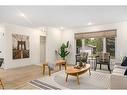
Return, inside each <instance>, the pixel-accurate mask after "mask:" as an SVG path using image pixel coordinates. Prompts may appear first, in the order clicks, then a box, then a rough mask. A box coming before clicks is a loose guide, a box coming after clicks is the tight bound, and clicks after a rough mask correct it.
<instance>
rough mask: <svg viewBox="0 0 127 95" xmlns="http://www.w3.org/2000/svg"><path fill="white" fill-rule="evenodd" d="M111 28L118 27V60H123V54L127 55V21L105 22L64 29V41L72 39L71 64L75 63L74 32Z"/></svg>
mask: <svg viewBox="0 0 127 95" xmlns="http://www.w3.org/2000/svg"><path fill="white" fill-rule="evenodd" d="M110 29H117V38H116V50H115V51H116V61H117V62H121V59H122V57H123V56H125V55H126V56H127V44H126V42H127V22H120V23H114V24H105V25H97V26H91V27H87V28H79V29H74V30H65V31H63V38H62V40H63V41H66V40H68V41H70V42H71V48H72V50H71V55H70V57H69V59H68V60H69V61H70V62H71V64H74V63H75V60H74V59H75V56H74V55H75V53H76V52H75V49H76V45H75V39H74V33H80V32H93V31H101V30H110Z"/></svg>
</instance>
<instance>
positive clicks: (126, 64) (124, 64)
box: [121, 57, 127, 66]
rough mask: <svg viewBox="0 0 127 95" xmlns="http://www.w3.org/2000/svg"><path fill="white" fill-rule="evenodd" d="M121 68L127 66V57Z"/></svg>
mask: <svg viewBox="0 0 127 95" xmlns="http://www.w3.org/2000/svg"><path fill="white" fill-rule="evenodd" d="M121 66H127V57H126V58H125V57H124V59H123V62H122V64H121Z"/></svg>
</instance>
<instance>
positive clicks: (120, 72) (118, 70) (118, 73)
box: [112, 68, 126, 76]
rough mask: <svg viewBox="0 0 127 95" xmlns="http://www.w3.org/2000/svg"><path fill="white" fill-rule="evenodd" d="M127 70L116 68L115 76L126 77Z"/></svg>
mask: <svg viewBox="0 0 127 95" xmlns="http://www.w3.org/2000/svg"><path fill="white" fill-rule="evenodd" d="M125 70H126V69H120V68H114V70H113V73H112V74H114V75H122V76H123V75H124V73H125Z"/></svg>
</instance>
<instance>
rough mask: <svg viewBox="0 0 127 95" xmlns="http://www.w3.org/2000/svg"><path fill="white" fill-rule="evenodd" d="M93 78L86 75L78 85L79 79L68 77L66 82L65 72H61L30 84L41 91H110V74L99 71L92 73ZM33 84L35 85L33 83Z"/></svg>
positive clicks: (82, 76) (81, 77)
mask: <svg viewBox="0 0 127 95" xmlns="http://www.w3.org/2000/svg"><path fill="white" fill-rule="evenodd" d="M91 73H92V74H91V76H89V74H88V73H85V74H83V75H81V76H80V85H78V84H77V79H76V77H74V76H69V77H68V82H66V81H65V78H66V74H65V71H64V70H62V71H59V72H56V73H54V74H52V75H51V76H50V77H49V76H46V77H43V78H40V79H37V80H33V81H31V82H29V84H31V85H32V86H35V87H37V88H39V89H47V90H49V89H54V90H59V89H77V90H78V89H82V90H83V89H109V88H110V82H109V79H110V74H107V73H101V72H98V71H91ZM32 82H33V83H32Z"/></svg>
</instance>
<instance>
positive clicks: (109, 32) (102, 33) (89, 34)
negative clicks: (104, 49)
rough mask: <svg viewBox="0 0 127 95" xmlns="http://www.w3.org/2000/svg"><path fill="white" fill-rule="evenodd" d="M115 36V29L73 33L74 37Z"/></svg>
mask: <svg viewBox="0 0 127 95" xmlns="http://www.w3.org/2000/svg"><path fill="white" fill-rule="evenodd" d="M103 37H106V38H108V37H116V29H113V30H104V31H97V32H84V33H75V39H84V38H103Z"/></svg>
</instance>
